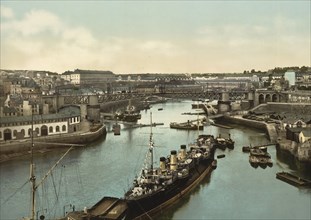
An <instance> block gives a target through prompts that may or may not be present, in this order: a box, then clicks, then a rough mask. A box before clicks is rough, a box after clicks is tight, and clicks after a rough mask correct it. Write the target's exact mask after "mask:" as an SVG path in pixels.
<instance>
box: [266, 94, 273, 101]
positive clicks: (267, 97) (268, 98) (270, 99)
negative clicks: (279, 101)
mask: <svg viewBox="0 0 311 220" xmlns="http://www.w3.org/2000/svg"><path fill="white" fill-rule="evenodd" d="M271 101H272V98H271V95H270V94H267V95H266V102H271Z"/></svg>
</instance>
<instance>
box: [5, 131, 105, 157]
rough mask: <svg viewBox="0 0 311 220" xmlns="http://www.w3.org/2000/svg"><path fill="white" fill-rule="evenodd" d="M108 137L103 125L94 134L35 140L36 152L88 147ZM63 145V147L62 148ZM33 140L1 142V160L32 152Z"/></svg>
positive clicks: (75, 134)
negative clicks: (74, 146) (68, 147)
mask: <svg viewBox="0 0 311 220" xmlns="http://www.w3.org/2000/svg"><path fill="white" fill-rule="evenodd" d="M105 135H106V127H105V126H104V125H103V126H101V127H100V128H99V129H98V130H97V131H94V132H77V133H71V134H63V135H55V136H45V137H36V138H34V148H35V149H34V150H35V151H40V150H45V149H51V148H62V147H64V146H70V144H72V145H76V144H77V145H87V144H89V143H91V142H93V141H95V140H97V139H99V138H101V137H104V136H105ZM62 144H63V146H62ZM30 147H31V140H29V139H28V140H20V141H15V140H14V141H6V142H1V146H0V154H1V158H2V157H5V156H9V155H10V154H12V155H14V154H25V153H27V152H28V151H29V150H30Z"/></svg>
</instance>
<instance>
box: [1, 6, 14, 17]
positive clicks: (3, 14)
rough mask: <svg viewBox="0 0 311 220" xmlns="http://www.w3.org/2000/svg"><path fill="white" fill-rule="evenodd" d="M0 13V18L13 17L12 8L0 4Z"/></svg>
mask: <svg viewBox="0 0 311 220" xmlns="http://www.w3.org/2000/svg"><path fill="white" fill-rule="evenodd" d="M0 15H1V18H7V19H10V18H13V17H14V13H13V11H12V9H11V8H8V7H5V6H3V5H1V6H0Z"/></svg>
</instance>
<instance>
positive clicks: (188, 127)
mask: <svg viewBox="0 0 311 220" xmlns="http://www.w3.org/2000/svg"><path fill="white" fill-rule="evenodd" d="M170 128H175V129H180V130H203V128H204V126H203V125H202V124H199V125H197V124H193V123H191V122H189V121H188V122H184V123H177V122H171V123H170Z"/></svg>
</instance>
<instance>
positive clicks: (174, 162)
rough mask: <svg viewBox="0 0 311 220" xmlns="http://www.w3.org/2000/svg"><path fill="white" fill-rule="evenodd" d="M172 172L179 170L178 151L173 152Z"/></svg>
mask: <svg viewBox="0 0 311 220" xmlns="http://www.w3.org/2000/svg"><path fill="white" fill-rule="evenodd" d="M170 162H171V166H170V168H171V170H176V169H177V152H176V150H172V151H171V161H170Z"/></svg>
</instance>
